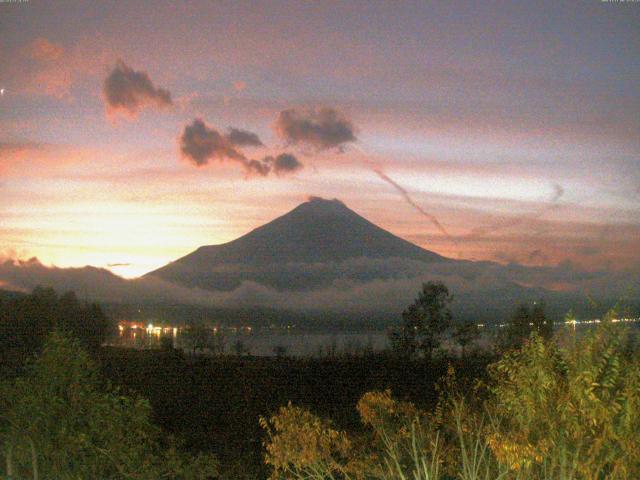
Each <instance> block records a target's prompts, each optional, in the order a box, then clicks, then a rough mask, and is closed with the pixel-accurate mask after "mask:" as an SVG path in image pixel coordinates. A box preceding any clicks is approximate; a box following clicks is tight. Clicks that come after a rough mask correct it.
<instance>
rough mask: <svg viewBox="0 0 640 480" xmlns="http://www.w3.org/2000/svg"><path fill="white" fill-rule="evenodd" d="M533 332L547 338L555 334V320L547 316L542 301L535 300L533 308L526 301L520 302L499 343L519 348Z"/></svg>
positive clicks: (506, 346)
mask: <svg viewBox="0 0 640 480" xmlns="http://www.w3.org/2000/svg"><path fill="white" fill-rule="evenodd" d="M532 332H536V333H537V334H538V335H540V336H541V337H543V338H547V339H548V338H551V336H552V335H553V322H552V321H551V320H550V319H547V318H546V315H545V313H544V303H543V302H541V301H540V302H534V304H533V308H529V305H528V304H526V303H522V304H520V305H519V306H518V307H517V308H516V310H515V312H514V313H513V315H512V317H511V320H510V321H509V323H508V324H507V327H506V329H505V331H504V333H503V334H502V335H501V338H500V342H499V343H500V345H501V347H502V348H505V349H510V348H519V347H520V346H522V344H523V342H524V341H525V340H526V339H527V338H529V336H530V335H531V333H532Z"/></svg>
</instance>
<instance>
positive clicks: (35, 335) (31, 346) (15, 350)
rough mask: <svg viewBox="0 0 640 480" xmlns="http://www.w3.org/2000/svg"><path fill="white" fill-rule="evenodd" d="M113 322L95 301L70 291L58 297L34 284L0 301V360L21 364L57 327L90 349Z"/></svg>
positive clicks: (99, 342)
mask: <svg viewBox="0 0 640 480" xmlns="http://www.w3.org/2000/svg"><path fill="white" fill-rule="evenodd" d="M112 328H113V325H112V323H111V322H110V321H109V320H108V318H107V316H106V315H105V314H104V312H103V311H102V309H101V308H100V306H99V305H97V304H87V303H84V302H79V301H78V299H77V297H76V295H75V294H74V293H73V292H67V293H65V294H63V295H62V296H60V297H58V295H57V294H56V292H55V290H53V289H52V288H43V287H36V288H35V289H34V290H33V292H32V293H31V294H30V295H20V296H14V297H12V298H10V299H7V300H5V301H4V302H3V303H2V304H1V305H0V352H2V353H1V354H2V356H3V357H4V360H7V361H9V362H10V363H17V364H22V363H23V362H24V360H25V359H26V358H28V357H29V356H31V355H33V354H34V353H37V352H39V351H40V349H41V348H42V345H43V343H44V341H45V340H46V338H47V337H48V336H49V335H50V334H51V333H52V332H53V331H54V330H56V329H57V330H60V331H61V332H65V334H67V335H68V336H71V337H74V338H76V339H78V340H79V341H80V343H81V344H82V345H83V346H84V347H85V348H86V349H87V350H88V351H90V352H92V351H95V350H96V349H97V348H98V347H100V345H101V344H102V343H103V342H104V341H105V340H106V338H107V336H108V335H109V334H110V333H112Z"/></svg>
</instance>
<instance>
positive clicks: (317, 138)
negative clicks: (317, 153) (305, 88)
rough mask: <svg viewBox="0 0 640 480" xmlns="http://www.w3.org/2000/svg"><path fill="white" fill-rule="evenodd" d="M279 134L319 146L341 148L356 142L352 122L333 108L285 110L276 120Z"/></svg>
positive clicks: (319, 148) (291, 140)
mask: <svg viewBox="0 0 640 480" xmlns="http://www.w3.org/2000/svg"><path fill="white" fill-rule="evenodd" d="M275 130H276V132H277V134H278V135H279V136H280V137H281V138H282V139H284V140H285V141H287V142H288V143H290V144H292V145H298V144H303V145H308V146H311V147H313V148H315V149H317V150H327V149H330V148H338V149H342V148H343V147H344V145H345V144H346V143H349V142H355V141H356V140H357V139H356V135H355V129H354V126H353V124H352V123H351V122H350V121H349V120H348V119H346V118H345V117H344V116H342V115H341V114H340V113H339V112H338V111H336V110H334V109H333V108H327V107H324V108H320V109H317V110H304V111H300V110H296V109H288V110H283V111H282V112H280V114H279V115H278V119H277V120H276V124H275Z"/></svg>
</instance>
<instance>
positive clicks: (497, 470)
mask: <svg viewBox="0 0 640 480" xmlns="http://www.w3.org/2000/svg"><path fill="white" fill-rule="evenodd" d="M626 338H627V337H626V333H625V332H624V331H622V330H620V329H617V328H614V326H613V325H612V324H610V323H606V324H605V325H603V326H602V327H601V328H599V329H598V330H597V331H595V332H593V333H591V334H587V335H585V336H584V337H583V338H581V339H580V340H575V339H574V341H573V343H570V345H569V346H567V347H564V348H562V347H560V346H558V345H557V344H556V343H554V342H552V341H548V340H544V339H542V338H541V337H539V336H537V335H536V334H534V335H533V336H531V337H530V339H529V340H528V341H526V342H525V343H524V345H523V346H522V347H521V348H520V349H518V350H515V351H512V352H510V353H507V354H506V355H505V356H504V357H503V358H502V359H501V360H500V361H498V362H496V363H495V364H493V365H492V366H490V367H489V373H490V381H489V384H488V385H487V386H486V387H487V388H485V389H484V397H483V398H484V400H481V401H480V400H479V399H478V398H468V397H467V398H465V397H464V396H462V395H460V394H458V393H456V389H455V386H454V383H455V382H454V379H453V374H452V372H450V374H449V376H448V378H447V379H446V381H445V386H444V388H443V389H442V392H443V395H442V398H441V399H440V402H439V404H438V406H437V407H436V409H435V410H434V411H433V412H424V411H420V410H419V409H417V408H416V407H415V406H414V405H413V404H411V403H407V402H400V401H397V400H395V399H393V398H392V396H391V393H390V392H389V391H385V392H369V393H367V394H365V395H364V396H363V397H362V398H361V399H360V401H359V402H358V405H357V408H358V412H359V413H360V418H361V421H362V423H363V424H364V425H365V426H366V427H368V429H367V431H366V433H365V434H360V435H351V436H349V435H347V434H346V433H345V432H338V431H337V430H334V429H333V428H331V427H330V424H329V423H327V422H325V421H323V420H321V419H319V418H318V417H316V416H314V415H313V414H311V413H310V412H308V411H306V410H304V409H300V408H299V407H294V406H292V405H291V404H290V405H289V406H288V407H283V408H281V409H280V411H279V412H278V413H277V414H276V415H274V416H273V417H272V418H271V419H269V420H266V419H262V420H261V424H262V426H263V427H264V428H265V429H266V430H267V433H268V439H267V442H266V449H267V455H266V462H267V464H268V465H270V466H272V467H273V475H272V479H274V480H275V479H285V478H287V479H289V478H295V479H301V480H302V479H318V480H319V479H333V480H338V479H343V480H352V479H353V480H356V479H358V480H360V479H363V480H364V479H368V480H409V479H411V480H436V479H439V480H445V479H449V480H451V479H459V480H494V479H505V480H511V479H513V480H516V479H523V480H524V479H545V480H546V479H558V480H570V479H575V480H605V479H607V480H618V479H619V480H626V479H635V478H640V415H639V413H638V412H640V358H639V356H638V352H637V351H636V352H631V351H630V350H629V349H628V348H627V343H626Z"/></svg>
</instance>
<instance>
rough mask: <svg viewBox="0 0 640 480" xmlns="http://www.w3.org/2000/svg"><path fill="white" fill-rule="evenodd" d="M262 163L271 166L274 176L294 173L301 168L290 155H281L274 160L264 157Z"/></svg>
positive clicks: (296, 160)
mask: <svg viewBox="0 0 640 480" xmlns="http://www.w3.org/2000/svg"><path fill="white" fill-rule="evenodd" d="M262 161H263V162H265V163H267V164H268V165H271V167H272V168H273V171H274V172H275V174H276V175H283V174H286V173H289V172H295V171H296V170H300V169H301V168H302V167H303V165H302V163H300V161H299V160H298V159H297V158H296V157H295V156H294V155H292V154H290V153H281V154H280V155H278V156H277V157H275V158H274V157H271V156H269V157H265V158H264V159H263V160H262Z"/></svg>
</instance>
